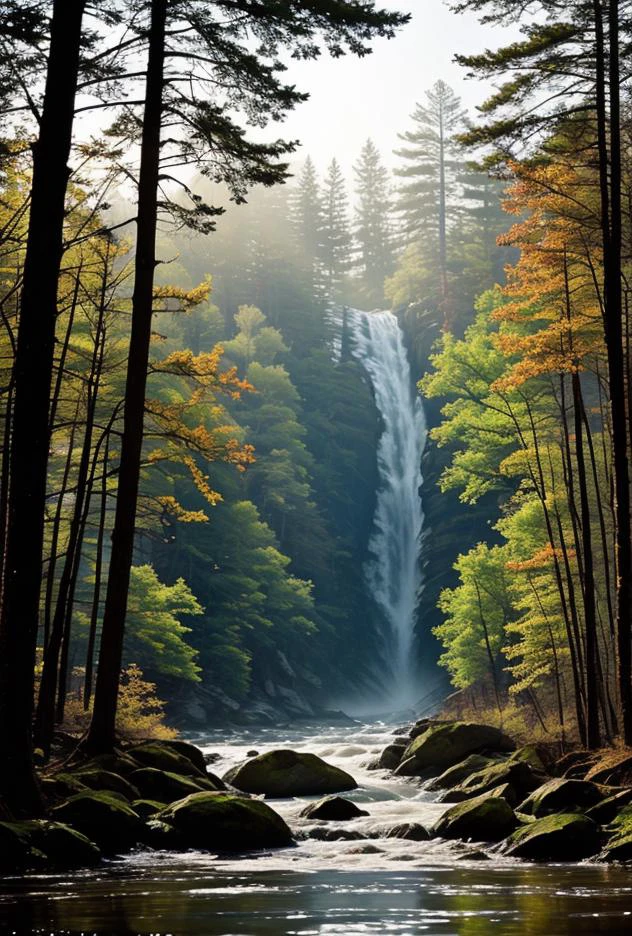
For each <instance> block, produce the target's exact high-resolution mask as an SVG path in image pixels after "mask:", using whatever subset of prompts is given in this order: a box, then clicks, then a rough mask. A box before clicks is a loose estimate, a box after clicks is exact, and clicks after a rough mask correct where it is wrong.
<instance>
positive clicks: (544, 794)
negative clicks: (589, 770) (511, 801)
mask: <svg viewBox="0 0 632 936" xmlns="http://www.w3.org/2000/svg"><path fill="white" fill-rule="evenodd" d="M603 799H604V795H603V793H602V791H601V790H600V789H599V787H598V786H597V785H596V784H595V783H591V782H590V781H588V780H565V779H563V778H557V779H555V780H549V781H548V782H547V783H545V784H543V785H542V786H540V787H538V788H537V790H535V791H534V792H533V793H532V794H531V795H530V796H529V797H528V798H527V799H526V800H525V801H524V803H521V805H520V812H523V813H526V814H527V815H531V816H536V818H541V817H543V816H549V815H552V814H553V813H573V812H584V811H585V810H587V809H590V807H591V806H595V805H596V804H597V803H600V802H601V801H602V800H603Z"/></svg>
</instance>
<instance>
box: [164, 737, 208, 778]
mask: <svg viewBox="0 0 632 936" xmlns="http://www.w3.org/2000/svg"><path fill="white" fill-rule="evenodd" d="M159 743H160V745H161V746H162V747H166V748H167V749H170V750H172V751H175V752H176V754H180V755H181V756H182V757H188V759H189V760H190V761H191V763H192V764H193V766H194V767H196V768H197V770H198V771H199V773H201V774H205V773H206V763H207V762H206V759H205V755H204V754H203V752H202V751H201V750H200V749H199V747H196V746H195V744H191V743H190V742H189V741H180V740H179V739H176V740H170V741H160V742H159Z"/></svg>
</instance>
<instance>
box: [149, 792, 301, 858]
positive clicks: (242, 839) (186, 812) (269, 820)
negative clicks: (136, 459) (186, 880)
mask: <svg viewBox="0 0 632 936" xmlns="http://www.w3.org/2000/svg"><path fill="white" fill-rule="evenodd" d="M157 819H158V821H160V822H163V823H167V825H169V826H173V828H175V829H176V830H177V831H178V832H179V833H181V834H182V836H183V837H184V839H185V840H186V842H187V844H188V846H189V847H194V848H205V849H208V850H211V851H232V852H235V851H246V850H249V849H257V848H269V847H279V846H284V845H290V844H291V843H292V833H291V832H290V830H289V828H288V827H287V825H286V824H285V822H284V821H283V819H282V818H281V816H279V815H278V814H277V813H276V812H274V810H273V809H271V808H270V807H269V806H268V805H267V803H264V802H262V801H261V800H256V799H246V798H245V797H241V796H235V795H233V794H231V793H206V792H204V793H195V794H193V795H192V796H187V797H186V799H183V800H180V801H179V802H177V803H172V804H171V806H168V807H167V808H166V809H164V810H163V811H162V812H161V813H160V814H159V815H158V816H157Z"/></svg>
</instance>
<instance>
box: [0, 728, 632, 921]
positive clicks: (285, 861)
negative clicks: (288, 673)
mask: <svg viewBox="0 0 632 936" xmlns="http://www.w3.org/2000/svg"><path fill="white" fill-rule="evenodd" d="M392 731H393V727H392V726H389V725H384V724H377V725H365V726H355V725H348V726H347V725H345V726H344V727H339V726H334V727H323V726H320V727H309V728H303V729H300V730H299V729H297V730H291V729H287V730H286V729H278V728H277V729H265V728H264V729H254V728H253V729H248V730H244V731H233V732H231V733H230V734H227V733H222V732H213V733H209V734H207V735H205V736H204V737H197V738H192V739H191V740H194V741H195V742H196V743H197V744H199V745H200V746H201V747H202V748H203V749H204V750H205V751H206V752H213V753H215V754H217V755H219V760H218V761H217V762H216V763H215V764H214V765H213V766H212V768H211V769H212V770H213V771H215V772H217V773H219V774H221V773H223V772H224V771H225V770H227V769H228V768H229V767H230V766H232V765H233V764H234V763H237V762H238V761H240V760H242V759H243V758H244V757H245V755H246V754H247V753H248V752H249V751H252V750H256V751H258V752H259V753H263V752H264V751H266V750H271V749H273V748H278V747H292V748H293V749H295V750H304V751H312V752H314V753H316V754H319V755H320V756H321V757H324V758H325V759H326V760H327V761H329V762H330V763H332V764H336V765H337V766H340V767H342V768H344V769H345V770H347V771H349V772H350V773H351V774H352V775H353V776H354V777H355V778H356V780H357V781H358V784H359V788H358V789H357V790H355V791H354V792H352V793H350V794H345V795H346V796H348V798H349V799H352V800H354V801H355V802H357V803H361V804H363V807H362V808H364V809H366V810H367V811H368V812H369V813H370V815H369V816H368V817H363V818H359V819H354V820H352V821H350V822H346V823H331V822H329V823H325V822H314V821H313V820H312V821H308V820H305V819H302V818H300V817H299V813H300V811H301V809H302V808H303V807H304V806H305V803H306V802H308V801H309V800H310V797H305V798H301V799H288V800H275V801H273V802H272V805H273V806H274V808H275V809H277V810H278V811H279V812H280V813H281V814H282V815H283V816H284V817H285V819H286V821H287V822H288V823H289V825H290V826H291V828H292V829H293V830H294V832H295V834H296V835H297V837H298V843H297V845H296V847H293V848H287V849H280V850H277V851H269V852H264V853H260V854H252V855H247V856H243V857H225V856H214V855H211V854H206V853H201V852H189V853H187V854H183V855H176V854H171V853H165V852H150V851H139V852H136V853H134V854H132V855H130V856H128V857H126V858H124V859H121V860H117V861H110V862H107V863H105V864H103V865H102V866H101V867H99V868H97V869H94V870H90V871H85V872H72V873H71V872H68V873H63V874H62V873H56V874H32V875H28V876H21V877H15V878H5V879H3V880H2V881H0V927H1V932H2V933H15V934H27V933H38V934H42V936H62V934H63V936H75V934H76V936H78V934H84V936H92V934H98V936H115V934H116V936H119V934H120V936H123V934H125V936H136V934H143V936H145V934H154V936H166V934H171V936H237V934H239V936H241V934H244V936H256V934H262V936H263V934H269V936H312V934H341V936H344V934H348V936H354V934H358V936H359V934H371V933H379V934H383V936H385V934H398V936H407V934H424V936H488V934H491V936H570V934H573V936H576V934H597V933H608V934H611V936H613V934H617V936H623V934H627V936H630V934H631V933H632V872H629V871H626V870H625V869H621V868H614V867H606V866H603V865H597V864H588V863H587V864H581V865H545V866H536V865H527V864H523V863H520V862H518V861H515V860H511V859H506V858H505V859H502V858H498V857H495V858H493V859H492V860H487V861H483V860H472V859H470V858H468V857H467V855H468V852H469V849H468V848H466V847H465V846H461V845H457V844H455V843H447V842H441V841H440V840H437V841H429V842H413V841H408V840H402V839H387V838H384V837H382V836H381V833H382V832H383V831H384V829H385V828H387V827H389V826H392V825H395V824H397V823H399V822H413V821H417V822H421V823H422V824H424V825H430V824H431V823H432V822H433V820H434V819H435V818H436V817H438V816H439V815H440V814H441V812H442V810H443V809H444V808H446V807H444V806H441V805H440V804H438V803H436V802H433V796H432V794H430V793H428V792H425V791H424V790H423V788H422V786H421V785H420V784H419V783H418V782H417V781H415V780H408V779H399V778H394V777H392V776H391V775H389V774H388V773H387V772H382V771H369V770H367V769H366V768H367V763H368V762H370V761H371V760H373V759H374V758H375V756H376V755H377V754H378V753H379V752H380V751H381V750H382V748H383V747H385V745H386V744H387V743H389V741H392ZM311 799H314V797H312V798H311ZM316 827H320V828H321V829H344V830H346V831H347V832H348V831H349V830H354V831H357V832H359V833H362V835H364V836H366V838H362V839H359V840H355V841H354V840H344V841H322V840H316V839H313V838H303V836H306V835H307V834H308V833H309V832H311V831H313V830H314V829H315V828H316Z"/></svg>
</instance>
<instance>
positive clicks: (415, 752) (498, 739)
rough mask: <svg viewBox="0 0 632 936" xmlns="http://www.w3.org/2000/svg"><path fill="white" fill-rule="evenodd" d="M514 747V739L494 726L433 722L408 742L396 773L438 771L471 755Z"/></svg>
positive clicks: (436, 772) (410, 774)
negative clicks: (434, 723)
mask: <svg viewBox="0 0 632 936" xmlns="http://www.w3.org/2000/svg"><path fill="white" fill-rule="evenodd" d="M514 748H515V744H514V743H513V741H512V740H511V738H509V737H507V735H506V734H504V732H502V731H501V730H500V729H499V728H494V727H493V725H477V724H474V723H472V722H447V723H445V724H438V725H431V726H430V727H429V728H427V729H426V731H424V732H423V734H420V735H419V736H418V737H417V738H415V740H414V741H412V742H411V743H410V744H409V745H408V747H407V748H406V750H405V751H404V754H403V756H402V760H401V763H400V765H399V767H398V768H397V770H396V771H395V773H396V774H399V775H401V776H409V777H411V776H412V777H414V776H417V775H419V774H431V773H435V774H439V773H441V772H442V771H444V770H445V769H446V767H451V766H452V765H453V764H458V763H459V761H462V760H464V759H465V758H466V757H467V756H468V755H469V754H477V753H480V752H482V751H513V750H514Z"/></svg>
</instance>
